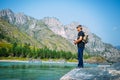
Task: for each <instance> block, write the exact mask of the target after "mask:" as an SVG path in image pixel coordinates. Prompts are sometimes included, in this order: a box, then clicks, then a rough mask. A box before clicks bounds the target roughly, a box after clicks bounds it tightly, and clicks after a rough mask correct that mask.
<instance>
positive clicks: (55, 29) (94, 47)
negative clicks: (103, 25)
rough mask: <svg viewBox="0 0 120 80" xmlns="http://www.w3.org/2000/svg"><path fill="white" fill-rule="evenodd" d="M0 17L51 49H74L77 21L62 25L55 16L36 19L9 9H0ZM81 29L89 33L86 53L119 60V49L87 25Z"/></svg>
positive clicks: (115, 60)
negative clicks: (105, 41)
mask: <svg viewBox="0 0 120 80" xmlns="http://www.w3.org/2000/svg"><path fill="white" fill-rule="evenodd" d="M0 17H1V18H2V19H4V20H6V21H8V22H9V23H10V24H12V25H15V26H16V27H17V28H18V29H19V30H20V31H22V32H24V33H26V34H27V35H29V36H31V37H32V38H34V39H35V40H37V41H38V42H39V43H40V44H41V45H44V46H48V47H49V48H51V49H58V50H67V51H72V52H75V51H76V46H74V45H73V43H72V42H73V40H74V39H76V37H77V36H76V35H77V31H76V26H77V25H79V24H80V23H78V22H72V23H70V24H68V25H64V24H62V23H61V22H60V21H59V19H57V18H55V17H45V18H43V19H41V20H37V19H35V18H32V17H30V16H27V15H25V14H23V13H18V14H15V13H14V12H12V11H11V10H10V9H6V10H2V11H0ZM83 31H84V32H85V33H86V34H88V35H89V43H88V44H86V48H85V51H86V52H87V53H88V54H90V55H99V56H102V57H105V58H106V59H107V60H108V61H112V62H118V61H120V51H119V50H117V49H116V48H114V47H113V46H112V45H110V44H106V43H104V42H102V41H101V38H99V37H98V36H97V35H95V34H93V33H92V32H91V31H90V30H89V29H88V27H85V26H83Z"/></svg>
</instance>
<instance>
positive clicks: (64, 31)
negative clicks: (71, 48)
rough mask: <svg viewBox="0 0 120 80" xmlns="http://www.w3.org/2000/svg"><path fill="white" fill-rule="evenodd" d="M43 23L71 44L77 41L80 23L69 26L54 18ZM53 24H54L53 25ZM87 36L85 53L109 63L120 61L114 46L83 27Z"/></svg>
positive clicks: (46, 19)
mask: <svg viewBox="0 0 120 80" xmlns="http://www.w3.org/2000/svg"><path fill="white" fill-rule="evenodd" d="M43 22H45V24H46V25H47V26H48V27H49V28H50V29H51V30H52V31H53V32H55V33H56V34H58V35H61V36H62V37H65V38H66V39H68V40H69V41H70V42H71V43H73V40H74V39H76V35H77V31H76V26H77V25H79V23H78V22H72V23H71V24H68V25H62V24H61V22H60V21H59V20H58V19H56V18H54V17H46V18H44V19H43ZM52 23H53V24H52ZM83 31H84V32H85V34H88V35H89V43H88V44H87V45H86V49H85V51H86V52H87V53H89V54H90V55H96V56H98V55H99V56H102V57H104V58H106V59H107V60H109V61H120V51H119V50H117V49H116V48H114V47H113V46H112V45H110V44H107V43H104V42H102V41H101V38H100V37H98V36H97V35H95V34H93V33H92V32H90V30H89V29H88V28H87V27H85V26H83Z"/></svg>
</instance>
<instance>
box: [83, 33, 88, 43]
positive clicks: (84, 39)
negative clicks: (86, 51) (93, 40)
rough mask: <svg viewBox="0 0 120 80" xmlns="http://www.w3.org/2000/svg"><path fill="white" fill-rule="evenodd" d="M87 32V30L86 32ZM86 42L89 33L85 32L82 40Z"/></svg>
mask: <svg viewBox="0 0 120 80" xmlns="http://www.w3.org/2000/svg"><path fill="white" fill-rule="evenodd" d="M84 34H85V32H84ZM82 41H83V42H84V43H85V44H87V43H88V34H85V35H84V37H83V40H82Z"/></svg>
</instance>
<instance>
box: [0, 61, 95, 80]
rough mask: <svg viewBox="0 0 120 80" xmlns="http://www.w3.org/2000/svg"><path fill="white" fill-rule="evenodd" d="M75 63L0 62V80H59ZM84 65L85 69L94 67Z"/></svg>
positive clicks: (93, 65) (92, 65)
mask: <svg viewBox="0 0 120 80" xmlns="http://www.w3.org/2000/svg"><path fill="white" fill-rule="evenodd" d="M76 65H77V64H76V63H57V62H56V63H50V62H42V63H41V62H0V80H59V79H60V78H61V77H62V76H63V75H64V74H66V73H67V72H69V71H70V70H72V69H73V68H75V67H76ZM96 66H97V65H95V64H87V63H85V67H96Z"/></svg>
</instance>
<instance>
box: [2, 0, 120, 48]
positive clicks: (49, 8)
mask: <svg viewBox="0 0 120 80" xmlns="http://www.w3.org/2000/svg"><path fill="white" fill-rule="evenodd" d="M8 8H9V9H11V10H12V11H13V12H15V13H19V12H22V13H24V14H26V15H29V16H32V17H34V18H37V19H42V18H44V17H56V18H58V19H59V20H60V21H61V22H62V23H63V24H64V25H66V24H70V23H71V22H79V23H80V24H81V25H84V26H86V27H88V28H89V29H90V30H91V32H92V33H95V34H96V35H98V36H99V37H100V38H101V40H102V41H103V42H105V43H110V44H112V45H113V46H117V45H120V0H0V10H2V9H8Z"/></svg>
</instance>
